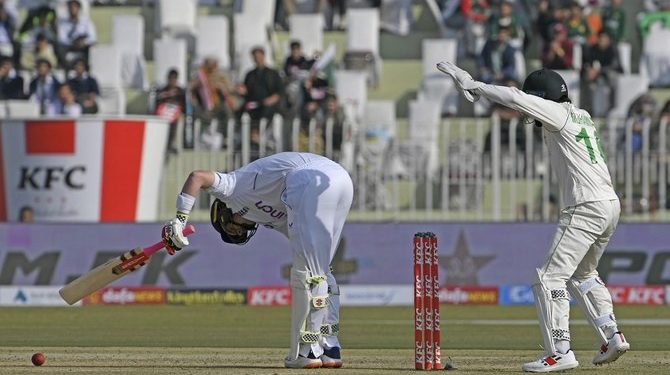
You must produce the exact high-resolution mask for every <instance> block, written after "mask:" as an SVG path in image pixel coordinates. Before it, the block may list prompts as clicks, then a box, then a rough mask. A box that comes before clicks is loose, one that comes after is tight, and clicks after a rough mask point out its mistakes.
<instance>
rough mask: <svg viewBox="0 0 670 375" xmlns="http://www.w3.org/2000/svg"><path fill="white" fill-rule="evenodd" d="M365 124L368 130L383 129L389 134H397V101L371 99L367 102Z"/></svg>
mask: <svg viewBox="0 0 670 375" xmlns="http://www.w3.org/2000/svg"><path fill="white" fill-rule="evenodd" d="M363 126H364V127H365V129H367V130H383V131H385V132H386V134H387V135H389V136H391V137H395V135H396V128H395V127H396V115H395V102H394V101H392V100H370V101H368V102H367V103H366V104H365V111H364V114H363Z"/></svg>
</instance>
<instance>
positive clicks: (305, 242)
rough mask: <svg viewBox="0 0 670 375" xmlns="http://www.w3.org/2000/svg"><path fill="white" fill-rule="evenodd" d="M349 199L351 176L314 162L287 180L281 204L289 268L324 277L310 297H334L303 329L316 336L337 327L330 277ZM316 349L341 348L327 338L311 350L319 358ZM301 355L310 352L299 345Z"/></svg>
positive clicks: (322, 161) (337, 303)
mask: <svg viewBox="0 0 670 375" xmlns="http://www.w3.org/2000/svg"><path fill="white" fill-rule="evenodd" d="M352 199H353V183H352V182H351V177H349V173H347V171H346V170H344V169H343V168H342V167H341V166H340V165H339V164H337V163H335V162H333V161H331V160H328V159H319V160H316V161H313V162H311V163H309V164H306V165H304V166H302V167H299V168H297V169H295V170H293V171H291V172H289V173H288V175H287V176H286V191H285V192H284V194H282V200H283V201H284V203H285V204H286V206H287V214H288V215H287V220H288V237H289V241H290V243H291V247H292V248H293V267H294V268H296V269H299V270H304V271H307V272H309V273H310V274H311V275H313V276H325V277H326V281H327V284H326V283H322V284H321V285H320V286H319V288H318V290H315V289H312V291H311V292H312V294H313V295H323V294H325V293H327V292H328V290H331V291H333V293H332V294H331V295H330V297H329V300H328V305H327V309H323V311H320V312H318V313H315V312H312V313H310V315H309V317H308V318H307V328H308V329H309V330H311V331H317V332H318V331H319V329H320V328H321V327H322V325H324V324H327V325H328V324H330V325H338V327H339V308H340V301H339V288H338V286H337V283H336V281H335V278H334V277H333V275H332V273H331V271H330V262H331V261H332V259H333V257H334V255H335V251H336V249H337V245H338V243H339V241H340V235H341V234H342V227H343V226H344V222H345V220H346V218H347V215H348V213H349V209H350V208H351V202H352ZM324 288H325V290H324ZM335 291H336V292H335ZM319 346H320V347H323V346H326V347H328V348H331V347H339V346H340V344H339V341H338V340H337V336H330V335H325V336H323V337H322V338H321V340H320V345H312V350H313V352H314V354H315V355H317V356H318V355H320V352H321V348H320V347H319ZM300 351H301V354H303V355H305V354H307V353H308V352H309V349H308V348H305V345H301V350H300ZM305 351H306V352H307V353H305Z"/></svg>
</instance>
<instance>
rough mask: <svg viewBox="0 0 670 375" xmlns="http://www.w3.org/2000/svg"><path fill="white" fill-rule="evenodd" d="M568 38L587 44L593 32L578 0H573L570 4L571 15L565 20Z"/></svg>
mask: <svg viewBox="0 0 670 375" xmlns="http://www.w3.org/2000/svg"><path fill="white" fill-rule="evenodd" d="M565 25H566V28H567V31H568V38H570V40H572V41H573V42H574V43H578V44H582V45H583V44H586V39H587V38H588V37H589V35H590V34H591V31H590V30H589V25H587V24H586V19H585V18H584V15H583V14H582V6H581V5H579V3H578V2H576V1H573V2H572V3H571V4H570V16H569V17H568V20H567V21H566V22H565Z"/></svg>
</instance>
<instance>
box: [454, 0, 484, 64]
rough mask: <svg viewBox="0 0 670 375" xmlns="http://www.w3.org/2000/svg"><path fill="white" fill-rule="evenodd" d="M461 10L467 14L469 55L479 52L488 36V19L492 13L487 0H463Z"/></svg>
mask: <svg viewBox="0 0 670 375" xmlns="http://www.w3.org/2000/svg"><path fill="white" fill-rule="evenodd" d="M460 9H461V12H462V13H463V15H464V16H465V20H466V21H465V46H466V50H467V53H468V55H469V56H472V57H475V56H477V55H478V54H479V52H480V49H481V47H482V45H483V40H485V38H486V26H485V25H486V20H487V19H488V17H489V14H490V11H491V10H490V6H489V3H488V1H487V0H462V1H461V8H460Z"/></svg>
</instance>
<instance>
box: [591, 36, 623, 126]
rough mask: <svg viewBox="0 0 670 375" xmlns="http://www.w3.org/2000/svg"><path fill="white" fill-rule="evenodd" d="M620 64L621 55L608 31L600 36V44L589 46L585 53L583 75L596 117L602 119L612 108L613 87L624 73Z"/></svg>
mask: <svg viewBox="0 0 670 375" xmlns="http://www.w3.org/2000/svg"><path fill="white" fill-rule="evenodd" d="M622 72H623V70H622V68H621V64H620V63H619V54H618V51H617V49H616V47H615V46H614V45H613V44H612V40H611V38H610V35H609V34H608V33H607V32H606V31H600V33H599V34H598V43H597V44H594V45H592V46H589V47H588V48H587V49H586V51H585V53H584V63H583V64H582V74H583V79H584V81H585V83H586V84H587V85H588V89H589V91H590V95H588V97H590V98H591V99H592V101H593V102H592V103H591V104H592V108H591V111H590V112H591V113H592V114H593V116H595V117H602V116H604V115H605V114H606V112H607V111H608V110H609V109H610V108H611V107H612V104H613V103H612V100H613V98H614V95H612V92H611V91H612V90H611V87H613V86H614V85H615V84H616V82H617V80H616V78H617V75H618V74H619V73H622Z"/></svg>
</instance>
